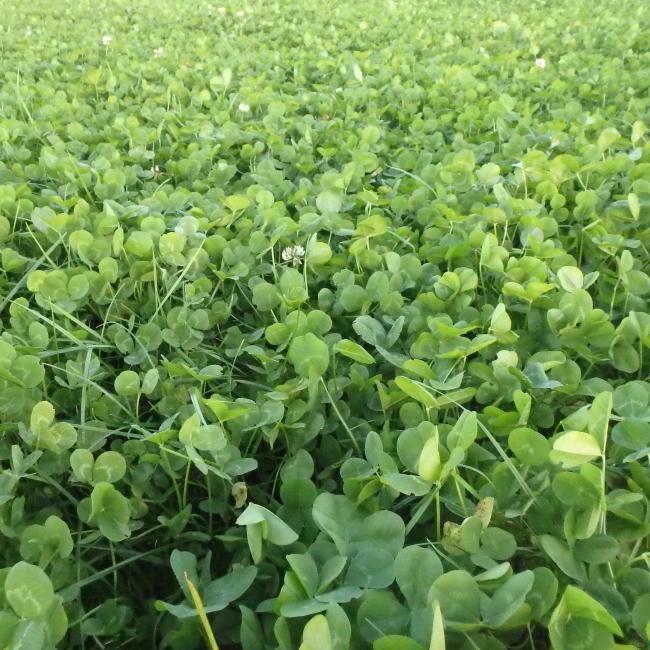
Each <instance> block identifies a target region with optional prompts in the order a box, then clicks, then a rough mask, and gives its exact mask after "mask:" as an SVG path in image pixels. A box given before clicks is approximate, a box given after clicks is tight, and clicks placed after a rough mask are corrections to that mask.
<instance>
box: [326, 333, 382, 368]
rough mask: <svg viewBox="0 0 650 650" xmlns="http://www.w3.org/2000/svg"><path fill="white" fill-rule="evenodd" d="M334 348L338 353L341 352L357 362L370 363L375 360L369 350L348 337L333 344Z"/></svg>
mask: <svg viewBox="0 0 650 650" xmlns="http://www.w3.org/2000/svg"><path fill="white" fill-rule="evenodd" d="M334 349H335V350H336V351H337V352H338V353H339V354H342V355H343V356H345V357H348V358H350V359H352V360H353V361H356V362H357V363H364V364H370V363H374V362H375V359H374V358H373V356H372V355H371V354H370V353H369V352H367V351H366V350H365V349H364V348H362V347H361V346H360V345H359V344H358V343H355V342H354V341H350V339H341V340H340V341H339V342H338V343H337V344H336V345H335V346H334Z"/></svg>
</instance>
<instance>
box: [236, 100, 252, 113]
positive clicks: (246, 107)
mask: <svg viewBox="0 0 650 650" xmlns="http://www.w3.org/2000/svg"><path fill="white" fill-rule="evenodd" d="M238 108H239V110H240V111H241V112H242V113H248V112H249V111H250V110H251V107H250V106H249V105H248V104H244V102H242V103H241V104H240V105H239V106H238Z"/></svg>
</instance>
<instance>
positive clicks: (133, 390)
mask: <svg viewBox="0 0 650 650" xmlns="http://www.w3.org/2000/svg"><path fill="white" fill-rule="evenodd" d="M115 392H116V393H117V394H118V395H120V396H121V397H131V396H133V395H137V394H138V393H139V392H140V376H139V375H138V373H137V372H134V371H133V370H124V371H122V372H121V373H120V374H119V375H118V376H117V377H115Z"/></svg>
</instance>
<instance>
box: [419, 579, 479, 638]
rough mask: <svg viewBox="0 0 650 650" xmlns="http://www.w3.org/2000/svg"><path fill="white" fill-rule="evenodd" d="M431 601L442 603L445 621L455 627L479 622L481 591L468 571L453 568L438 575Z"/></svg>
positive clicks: (430, 595) (432, 588) (432, 589)
mask: <svg viewBox="0 0 650 650" xmlns="http://www.w3.org/2000/svg"><path fill="white" fill-rule="evenodd" d="M429 598H430V600H431V601H436V600H437V601H438V602H439V603H440V610H441V611H442V615H443V616H444V617H445V621H447V623H448V624H449V625H450V626H451V627H452V628H453V627H454V624H458V623H478V621H479V618H480V602H481V592H480V590H479V588H478V585H477V584H476V581H475V580H474V578H473V577H472V576H471V575H470V574H469V573H467V572H466V571H461V570H452V571H448V572H447V573H444V574H443V575H441V576H440V577H438V578H437V579H436V580H435V581H434V583H433V585H432V587H431V591H430V592H429Z"/></svg>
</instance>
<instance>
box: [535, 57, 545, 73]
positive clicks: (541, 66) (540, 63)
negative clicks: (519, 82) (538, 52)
mask: <svg viewBox="0 0 650 650" xmlns="http://www.w3.org/2000/svg"><path fill="white" fill-rule="evenodd" d="M535 65H536V66H537V67H538V68H539V69H540V70H543V69H544V68H545V67H546V59H541V58H540V59H535Z"/></svg>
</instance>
